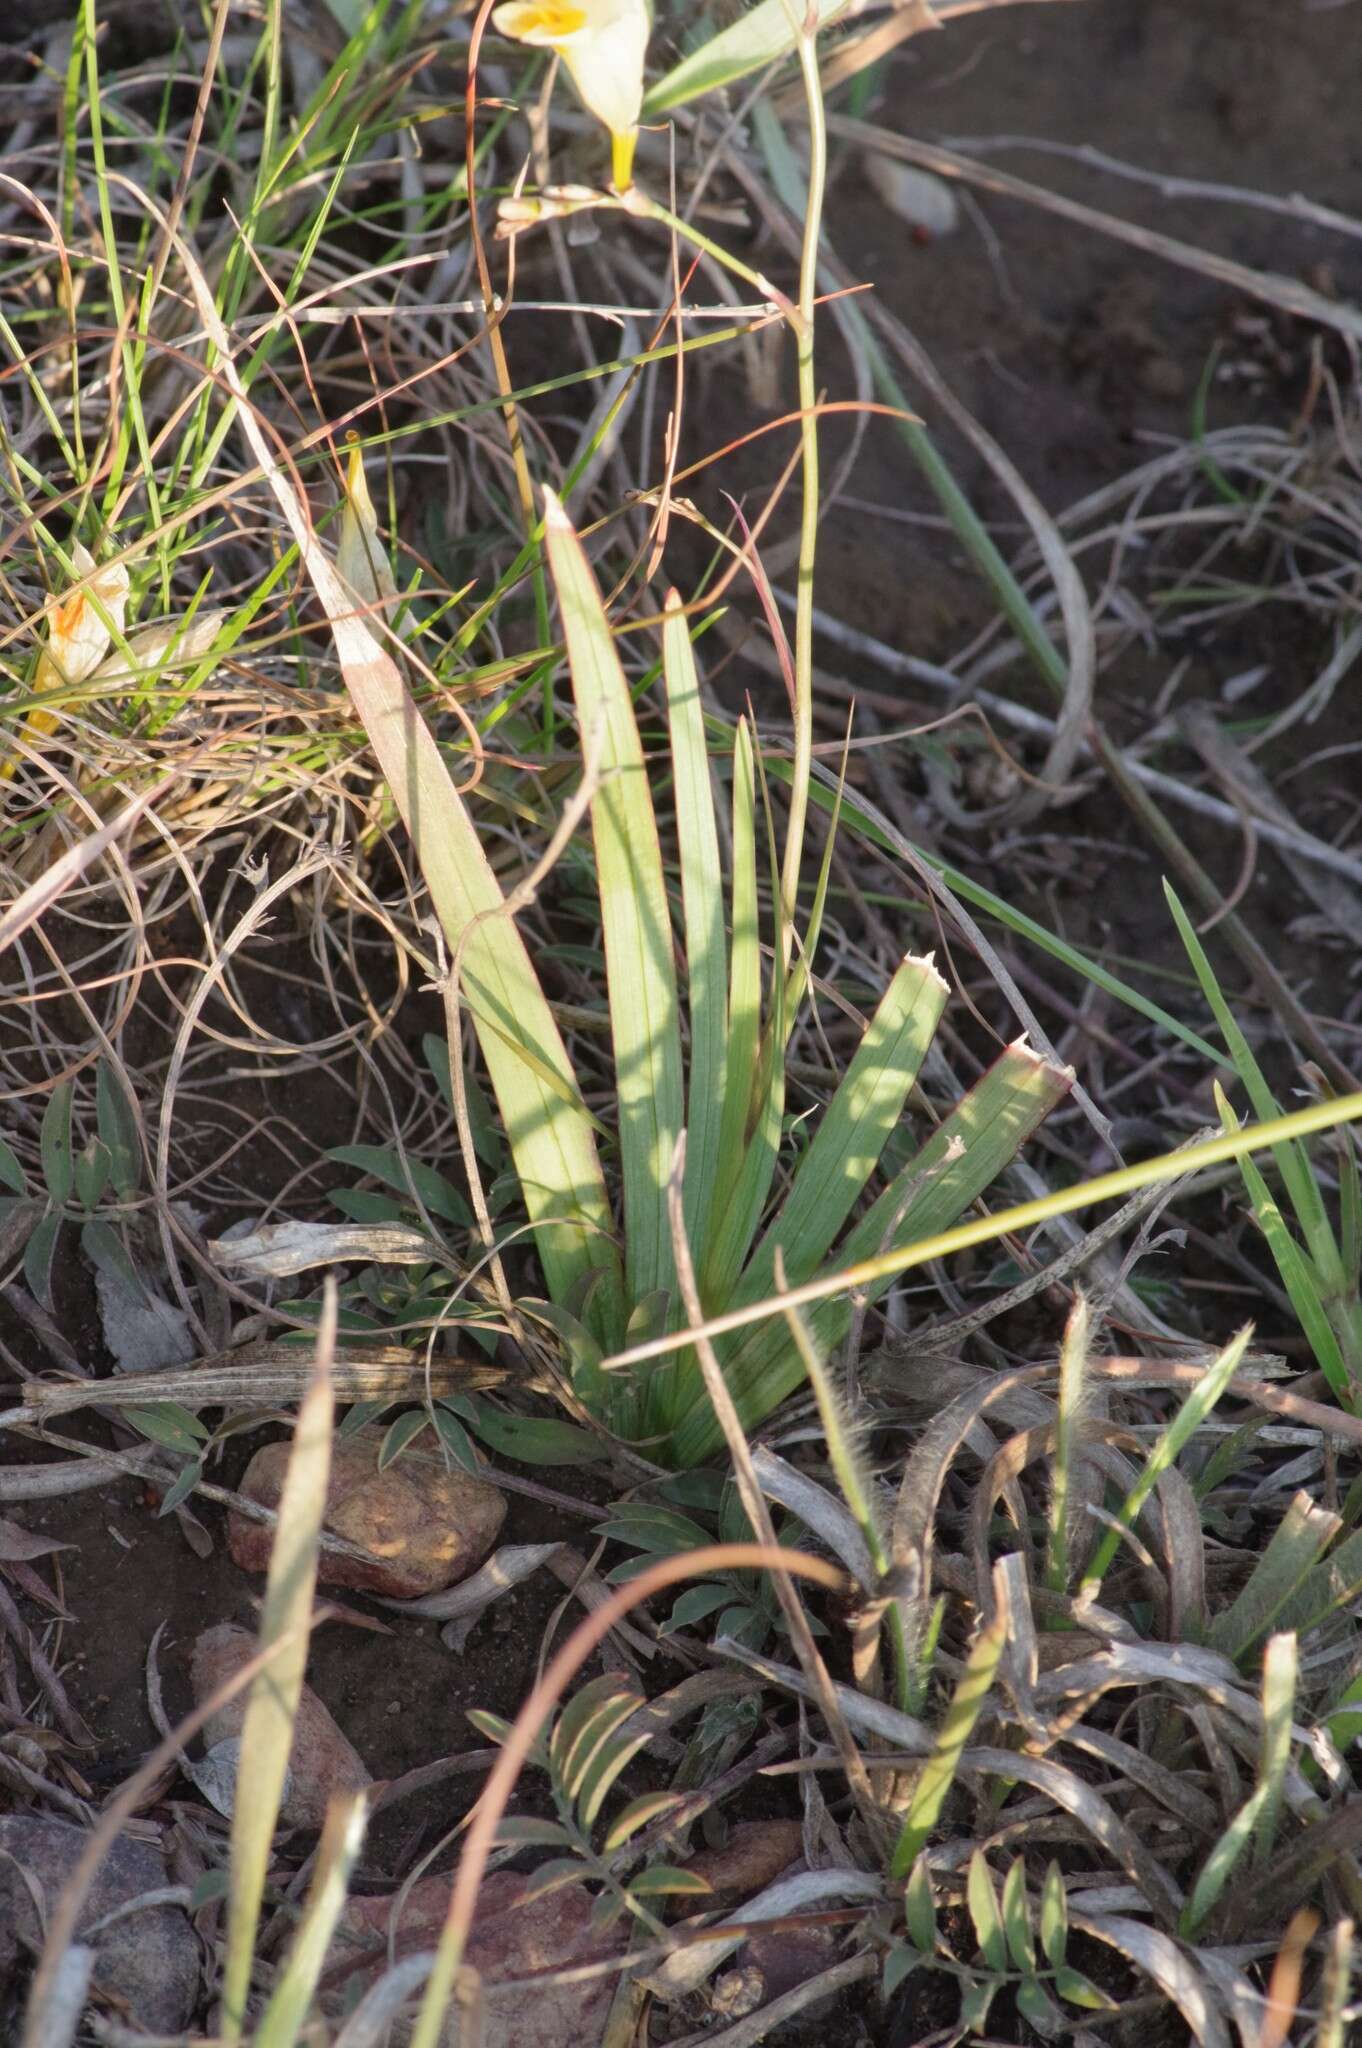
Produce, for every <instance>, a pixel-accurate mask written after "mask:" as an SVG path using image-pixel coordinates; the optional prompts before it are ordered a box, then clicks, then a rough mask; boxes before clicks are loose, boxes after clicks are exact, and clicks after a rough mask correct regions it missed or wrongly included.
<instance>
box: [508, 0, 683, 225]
mask: <svg viewBox="0 0 1362 2048" xmlns="http://www.w3.org/2000/svg"><path fill="white" fill-rule="evenodd" d="M492 20H493V22H494V23H495V24H496V29H497V33H498V34H499V35H503V36H509V37H510V38H511V39H512V41H513V42H517V43H528V44H529V45H530V46H531V47H532V48H535V49H541V50H552V51H554V52H555V54H556V55H557V56H559V57H561V58H562V60H563V62H564V64H566V66H567V68H568V73H569V75H570V77H571V79H572V83H573V84H574V85H575V86H576V88H577V91H578V94H579V96H580V98H581V100H582V103H583V105H584V106H585V107H586V108H587V110H588V112H590V113H592V114H594V115H595V116H596V119H597V120H598V121H602V122H604V124H605V126H606V127H607V128H608V129H609V130H610V137H611V142H612V144H613V174H614V182H615V188H616V190H617V191H620V192H625V191H627V190H628V188H629V186H630V184H631V183H632V182H633V171H634V143H635V140H636V139H637V135H638V117H639V113H640V110H641V108H642V106H643V61H644V58H645V56H646V55H647V51H648V36H649V33H650V31H651V28H652V23H651V20H650V19H649V14H648V8H647V4H646V0H506V4H505V5H504V6H502V7H498V8H497V9H496V10H495V11H494V13H493V15H492Z"/></svg>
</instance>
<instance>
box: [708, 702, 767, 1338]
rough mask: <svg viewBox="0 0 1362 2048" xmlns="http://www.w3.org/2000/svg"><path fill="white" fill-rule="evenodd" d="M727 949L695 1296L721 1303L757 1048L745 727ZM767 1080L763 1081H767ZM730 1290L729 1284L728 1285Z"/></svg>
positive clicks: (741, 729)
mask: <svg viewBox="0 0 1362 2048" xmlns="http://www.w3.org/2000/svg"><path fill="white" fill-rule="evenodd" d="M731 845H732V859H733V894H732V909H731V918H732V925H733V942H732V949H731V951H730V954H729V982H728V1044H727V1048H726V1051H725V1056H724V1100H723V1114H722V1116H721V1118H720V1125H719V1143H718V1159H717V1164H716V1167H715V1179H714V1182H713V1184H712V1188H711V1193H710V1198H709V1199H710V1208H711V1210H712V1212H713V1220H712V1221H711V1224H710V1231H709V1237H710V1253H709V1257H708V1258H707V1260H706V1263H705V1265H704V1266H703V1267H700V1268H699V1269H698V1271H699V1273H700V1292H701V1294H702V1296H703V1297H704V1298H705V1299H706V1300H707V1301H709V1300H715V1299H721V1298H722V1293H721V1291H720V1288H719V1282H720V1278H721V1276H722V1275H723V1274H725V1273H728V1274H732V1273H733V1272H736V1270H737V1267H738V1266H739V1265H740V1264H741V1261H742V1259H743V1258H744V1257H745V1256H746V1247H745V1246H742V1245H739V1246H737V1247H735V1246H734V1245H733V1244H732V1242H731V1241H730V1242H729V1243H728V1244H727V1245H726V1246H725V1245H723V1244H722V1242H721V1240H720V1238H719V1235H718V1227H717V1219H718V1218H719V1217H721V1216H722V1215H723V1214H724V1212H725V1211H726V1210H727V1208H728V1204H729V1202H730V1200H731V1197H732V1194H733V1190H734V1188H735V1187H736V1186H737V1184H738V1179H739V1176H740V1175H741V1173H742V1167H743V1160H744V1158H745V1156H746V1151H747V1136H748V1131H749V1128H750V1124H751V1110H752V1102H753V1095H754V1092H755V1081H756V1076H757V1069H758V1065H759V1061H760V1046H761V925H760V902H759V898H758V895H757V837H756V778H755V768H754V764H753V757H752V737H751V733H750V732H749V730H748V724H747V720H746V719H745V718H740V719H739V720H738V726H737V730H736V732H735V733H734V735H733V816H732V828H731ZM768 1078H769V1077H768ZM730 1284H731V1282H730Z"/></svg>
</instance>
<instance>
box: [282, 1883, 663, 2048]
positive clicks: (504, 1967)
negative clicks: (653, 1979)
mask: <svg viewBox="0 0 1362 2048" xmlns="http://www.w3.org/2000/svg"><path fill="white" fill-rule="evenodd" d="M528 1883H529V1879H528V1878H525V1877H522V1876H518V1875H517V1874H516V1873H515V1872H514V1871H509V1870H498V1871H494V1872H493V1874H492V1875H491V1876H490V1877H485V1878H484V1879H483V1881H482V1884H481V1886H480V1888H479V1891H478V1905H477V1912H476V1914H475V1915H474V1919H473V1926H472V1930H471V1932H470V1935H469V1940H468V1946H467V1948H466V1950H465V1952H464V1960H465V1962H467V1963H469V1964H471V1965H472V1967H473V1968H474V1969H475V1970H477V1971H478V1973H479V1975H480V1976H481V1978H482V1989H483V1996H484V1999H485V2001H486V2006H485V2011H486V2023H485V2026H484V2029H483V2033H482V2037H481V2039H482V2048H529V2044H530V2043H533V2044H534V2048H599V2043H600V2039H601V2035H602V2033H603V2031H604V2029H605V2022H606V2019H607V2016H608V2015H609V2012H610V2004H611V2000H612V1999H613V1997H614V1992H615V1983H616V1979H615V1976H614V1975H613V1974H612V1973H610V1972H606V1973H603V1974H602V1975H600V1976H596V1977H591V1978H588V1979H587V1980H586V1981H585V1982H583V1983H577V1984H555V1983H552V1982H545V1983H540V1984H536V1985H535V1986H534V1987H533V1988H532V1989H530V1990H525V1991H514V1992H507V1993H505V1994H503V1993H501V1992H499V1991H498V1989H497V1980H498V1979H499V1978H503V1979H505V1978H520V1977H528V1976H531V1975H533V1974H534V1973H535V1972H536V1971H545V1972H549V1971H552V1970H554V1969H562V1968H564V1967H565V1966H567V1965H568V1964H571V1963H573V1962H576V1961H577V1960H578V1959H579V1958H580V1957H582V1956H585V1955H592V1956H600V1955H602V1954H608V1953H610V1952H611V1951H612V1950H622V1949H623V1947H624V1943H625V1941H626V1939H627V1935H626V1933H625V1932H624V1931H623V1930H621V1929H620V1928H619V1927H618V1926H617V1927H616V1928H615V1929H613V1930H612V1932H611V1933H609V1934H606V1935H602V1934H600V1933H598V1932H593V1930H592V1927H591V1899H590V1896H589V1894H588V1893H587V1891H586V1890H585V1888H584V1887H583V1886H581V1885H567V1886H565V1887H564V1888H563V1889H562V1890H561V1891H556V1892H550V1893H548V1894H547V1896H545V1897H542V1898H537V1899H532V1900H531V1901H530V1902H529V1904H528V1905H524V1906H522V1905H520V1903H519V1901H520V1899H521V1898H522V1896H523V1895H524V1892H525V1889H526V1886H527V1884H528ZM452 1885H453V1879H452V1878H451V1877H448V1876H444V1877H426V1878H422V1879H421V1880H420V1882H419V1883H417V1884H415V1885H413V1887H412V1889H411V1892H410V1893H409V1894H408V1897H407V1900H406V1903H405V1905H404V1906H403V1908H402V1912H401V1916H400V1918H399V1920H398V1923H397V1926H396V1928H395V1929H390V1926H389V1922H390V1920H391V1918H392V1913H393V1906H394V1901H393V1899H391V1898H383V1899H364V1898H352V1899H350V1900H348V1901H347V1902H346V1905H345V1908H344V1910H343V1911H342V1913H341V1916H340V1922H339V1925H338V1927H337V1932H336V1939H335V1942H334V1944H333V1947H332V1951H331V1956H330V1959H329V1960H328V1963H327V1967H326V1971H325V1973H324V1978H323V1982H324V1984H325V1983H328V1982H329V1983H330V1984H331V1985H332V1986H333V1987H334V1989H333V1990H332V1992H331V1994H330V1995H329V1997H328V1995H327V1993H326V1992H325V1991H324V1992H323V2006H324V2008H325V2009H326V2010H329V2011H330V2012H331V2013H332V2014H333V2015H334V2016H339V2015H340V2014H341V2013H342V2012H346V2011H349V2010H350V2009H351V2008H352V2007H353V2006H354V2005H355V2004H356V2003H357V2001H358V1999H359V1998H360V1997H361V1996H362V1995H363V1993H364V1992H365V1991H367V1990H368V1988H369V1986H370V1985H371V1984H372V1983H374V1982H375V1981H376V1979H377V1978H378V1977H379V1976H381V1975H382V1973H383V1971H384V1970H385V1969H386V1968H387V1963H388V1944H389V1940H390V1938H391V1940H392V1943H393V1948H394V1952H395V1953H396V1954H397V1955H399V1956H405V1955H412V1954H415V1953H416V1952H417V1951H418V1950H421V1949H431V1948H434V1946H435V1944H436V1942H437V1941H438V1939H439V1936H440V1930H441V1928H442V1927H443V1926H444V1920H445V1912H446V1909H447V1908H448V1905H449V1894H450V1890H451V1888H452ZM347 1963H348V1964H349V1965H350V1967H349V1968H348V1969H347V1968H346V1964H347ZM408 2038H409V2030H408V2031H406V2032H404V2031H402V2030H401V2029H394V2032H393V2044H394V2048H398V2043H399V2042H402V2041H405V2040H406V2039H408Z"/></svg>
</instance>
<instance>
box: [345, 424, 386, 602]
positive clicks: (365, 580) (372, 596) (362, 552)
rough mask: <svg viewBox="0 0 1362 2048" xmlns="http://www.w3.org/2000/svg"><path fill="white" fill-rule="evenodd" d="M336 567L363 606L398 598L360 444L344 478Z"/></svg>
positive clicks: (351, 457) (354, 448)
mask: <svg viewBox="0 0 1362 2048" xmlns="http://www.w3.org/2000/svg"><path fill="white" fill-rule="evenodd" d="M336 567H337V568H338V569H339V570H340V573H341V575H342V576H343V577H344V578H345V581H346V582H347V583H348V584H349V586H350V588H351V590H352V591H353V592H354V594H355V596H356V597H357V598H358V599H359V600H360V602H361V603H362V604H364V605H366V606H367V605H376V606H381V605H383V604H384V603H385V602H386V600H388V599H389V598H393V597H396V595H397V584H396V582H395V580H394V578H393V571H392V563H391V562H390V561H389V560H388V551H387V549H386V548H385V547H384V545H383V542H382V540H381V539H380V538H379V532H378V515H377V513H376V512H375V511H374V501H373V499H372V498H371V497H370V496H369V484H368V480H367V478H366V477H365V474H364V454H363V450H362V449H361V448H360V446H359V443H358V441H355V442H354V444H353V445H352V447H351V449H350V465H349V469H348V472H347V474H346V478H345V509H344V510H343V512H342V513H341V530H340V540H339V542H338V543H337V546H336Z"/></svg>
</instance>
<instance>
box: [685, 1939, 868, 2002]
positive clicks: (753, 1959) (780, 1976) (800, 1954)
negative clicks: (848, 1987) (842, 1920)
mask: <svg viewBox="0 0 1362 2048" xmlns="http://www.w3.org/2000/svg"><path fill="white" fill-rule="evenodd" d="M837 1941H838V1931H837V1929H836V1928H835V1927H773V1928H772V1929H771V1931H770V1933H769V1934H754V1935H752V1936H751V1937H750V1939H749V1940H747V1941H745V1942H744V1943H743V1946H742V1948H741V1949H740V1951H739V1953H738V1957H737V1964H736V1968H735V1970H733V1971H731V1972H729V1973H728V1974H729V1975H736V1976H740V1977H741V1978H742V1979H743V1980H744V1982H745V1983H746V1984H749V1985H751V1986H752V1987H753V1988H754V1989H755V1988H757V1987H759V1995H758V1996H757V1997H756V1999H755V2001H754V2004H753V2005H752V2006H749V2007H748V2008H747V2010H748V2011H749V2012H750V2011H753V2010H754V2009H755V2006H759V2005H769V2004H770V2002H771V2000H772V1999H773V1998H783V1997H784V1996H785V1993H786V1992H787V1991H793V1990H794V1988H795V1986H796V1985H797V1984H806V1983H807V1982H808V1980H809V1978H810V1977H816V1976H817V1975H818V1973H819V1971H820V1970H830V1969H831V1968H832V1966H833V1964H834V1963H835V1962H836V1960H837ZM725 1988H726V1986H725V1979H724V1977H719V1978H718V1979H717V1980H716V1981H715V1985H714V1997H715V2000H716V2002H721V2001H722V1999H723V1995H724V1991H725Z"/></svg>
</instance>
